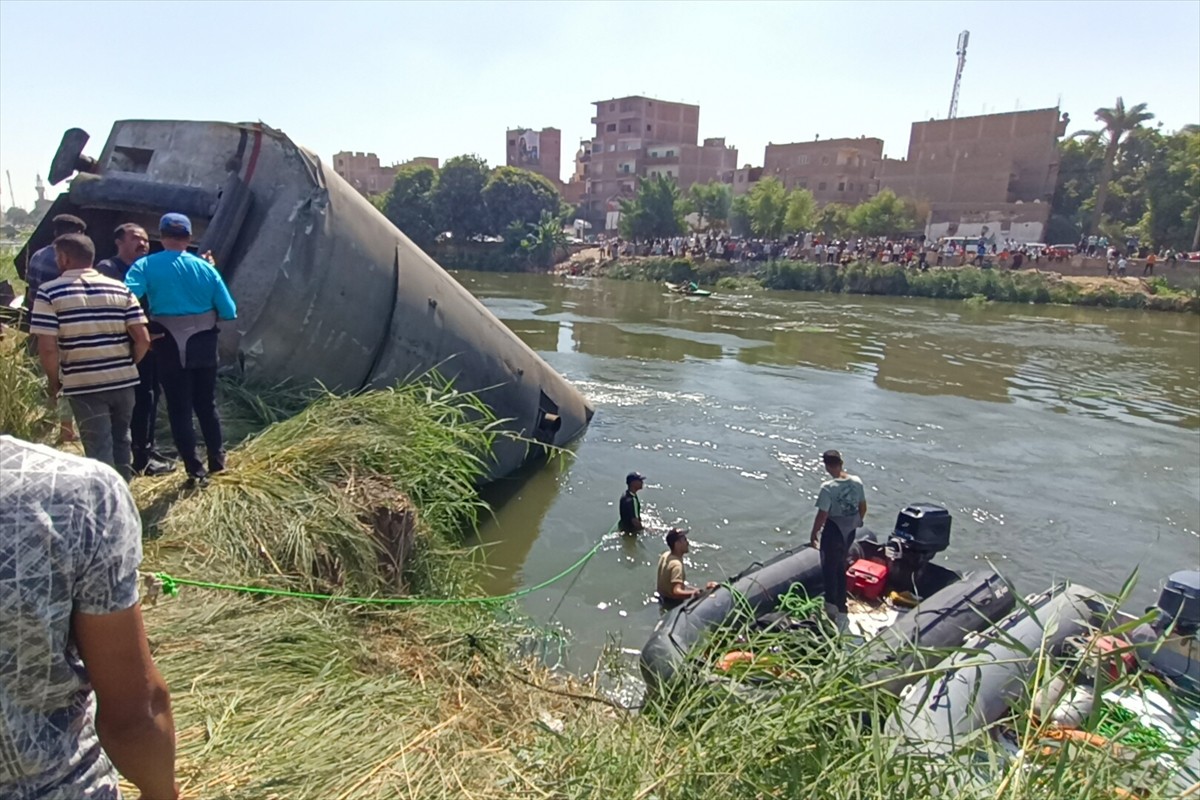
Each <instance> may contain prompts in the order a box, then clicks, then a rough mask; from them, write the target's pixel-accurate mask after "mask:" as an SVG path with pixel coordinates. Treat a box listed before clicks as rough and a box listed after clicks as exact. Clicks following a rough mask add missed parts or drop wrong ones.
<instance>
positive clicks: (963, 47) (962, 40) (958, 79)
mask: <svg viewBox="0 0 1200 800" xmlns="http://www.w3.org/2000/svg"><path fill="white" fill-rule="evenodd" d="M970 38H971V32H970V31H963V32H962V33H960V34H959V35H958V48H957V50H956V51H955V55H957V56H958V69H956V70H955V71H954V91H952V92H951V93H950V113H949V114H948V115H947V116H946V118H947V119H954V118H955V117H957V116H958V88H959V86H961V85H962V74H963V67H964V66H966V64H967V41H968V40H969V39H970Z"/></svg>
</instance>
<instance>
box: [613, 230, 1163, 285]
mask: <svg viewBox="0 0 1200 800" xmlns="http://www.w3.org/2000/svg"><path fill="white" fill-rule="evenodd" d="M599 247H600V249H601V252H602V253H603V255H604V257H605V258H607V259H615V258H620V257H634V256H662V257H669V258H691V259H692V260H694V261H700V262H702V261H705V260H707V259H720V260H724V261H728V262H731V263H741V262H755V261H776V260H790V261H807V262H816V263H819V264H838V265H846V264H849V263H851V262H853V261H873V262H876V263H881V264H898V265H901V266H904V267H906V268H909V267H911V268H915V269H922V270H924V269H928V268H929V267H931V266H937V267H961V266H966V265H973V266H978V267H991V266H997V267H999V268H1001V269H1014V270H1016V269H1021V268H1022V267H1026V266H1033V267H1037V266H1040V265H1042V264H1051V263H1061V262H1063V261H1065V260H1067V259H1069V258H1070V257H1071V256H1073V255H1076V254H1083V255H1087V256H1089V257H1093V258H1096V257H1102V256H1103V257H1106V259H1107V263H1108V274H1109V275H1112V274H1113V273H1114V272H1115V273H1116V274H1117V275H1119V276H1123V275H1125V273H1126V270H1127V268H1128V265H1129V263H1130V261H1131V260H1132V259H1135V258H1136V259H1138V260H1140V261H1141V264H1142V274H1143V275H1153V274H1154V267H1155V265H1156V264H1159V263H1165V264H1167V265H1168V266H1170V267H1174V266H1175V265H1176V263H1177V262H1178V260H1179V258H1180V254H1179V253H1177V252H1176V251H1174V250H1171V249H1170V248H1163V249H1162V250H1160V251H1159V252H1158V253H1155V252H1154V251H1153V249H1152V248H1150V247H1147V246H1144V245H1139V244H1138V242H1137V240H1136V239H1130V240H1128V241H1126V242H1125V246H1124V248H1122V247H1118V246H1116V245H1111V244H1110V243H1109V241H1108V238H1107V237H1104V236H1100V237H1097V236H1088V237H1084V238H1082V239H1081V240H1080V242H1079V244H1078V245H1045V244H1041V243H1033V244H1030V243H1021V242H1017V241H1016V240H1013V239H1005V240H1001V241H996V239H995V238H988V237H984V236H980V237H959V236H952V237H943V238H940V239H937V240H934V239H930V238H926V237H922V236H907V237H903V236H897V237H880V236H872V237H866V238H858V239H853V240H852V239H838V238H833V237H827V236H823V235H821V234H819V233H805V234H795V235H789V236H786V237H783V238H773V239H762V238H750V237H743V236H733V235H729V234H726V233H715V234H712V233H705V234H700V233H692V234H690V235H688V236H674V237H666V238H655V239H646V240H629V239H624V238H620V237H616V238H609V239H603V238H602V239H601V240H600V242H599Z"/></svg>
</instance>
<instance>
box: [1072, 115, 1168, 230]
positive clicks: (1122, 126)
mask: <svg viewBox="0 0 1200 800" xmlns="http://www.w3.org/2000/svg"><path fill="white" fill-rule="evenodd" d="M1152 119H1154V115H1153V114H1151V113H1150V112H1149V111H1147V110H1146V104H1145V103H1138V104H1137V105H1136V106H1132V107H1130V108H1125V100H1124V98H1121V97H1118V98H1117V104H1116V105H1115V106H1113V107H1112V108H1097V109H1096V121H1097V122H1101V123H1103V124H1104V127H1103V128H1102V129H1100V130H1098V131H1077V132H1076V133H1074V134H1072V136H1087V137H1089V138H1092V139H1095V140H1097V141H1103V142H1104V143H1105V147H1104V164H1103V165H1102V166H1101V168H1100V182H1099V183H1097V184H1096V207H1095V208H1093V209H1092V224H1091V225H1090V226H1089V229H1088V233H1093V234H1094V233H1099V231H1100V220H1101V217H1102V216H1103V215H1104V204H1105V203H1106V202H1107V201H1108V184H1109V183H1110V182H1111V181H1112V175H1113V164H1114V162H1116V160H1117V150H1118V149H1119V148H1120V146H1121V140H1122V139H1123V138H1124V137H1125V135H1126V134H1128V133H1132V132H1133V131H1134V130H1136V129H1137V128H1138V127H1140V126H1141V124H1142V123H1143V122H1147V121H1149V120H1152Z"/></svg>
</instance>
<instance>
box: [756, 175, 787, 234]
mask: <svg viewBox="0 0 1200 800" xmlns="http://www.w3.org/2000/svg"><path fill="white" fill-rule="evenodd" d="M747 197H748V198H749V206H748V209H749V211H750V227H751V229H752V230H753V231H754V232H755V233H756V234H758V235H759V236H761V237H763V238H765V239H775V238H778V237H779V234H781V233H783V222H784V218H785V217H786V215H787V209H788V193H787V189H785V188H784V186H783V183H782V182H781V181H780V180H779V179H778V178H775V177H769V178H763V179H762V180H760V181H759V182H758V183H756V184H754V188H753V189H751V190H750V194H748V195H747Z"/></svg>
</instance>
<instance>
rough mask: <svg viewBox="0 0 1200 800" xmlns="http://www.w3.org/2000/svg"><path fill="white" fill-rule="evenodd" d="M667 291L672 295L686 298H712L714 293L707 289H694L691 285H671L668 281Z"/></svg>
mask: <svg viewBox="0 0 1200 800" xmlns="http://www.w3.org/2000/svg"><path fill="white" fill-rule="evenodd" d="M666 287H667V291H668V292H670V293H671V294H682V295H684V296H686V297H711V296H712V292H710V291H708V290H707V289H700V288H698V287H693V286H692V285H691V284H690V283H671V282H670V281H666Z"/></svg>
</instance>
